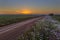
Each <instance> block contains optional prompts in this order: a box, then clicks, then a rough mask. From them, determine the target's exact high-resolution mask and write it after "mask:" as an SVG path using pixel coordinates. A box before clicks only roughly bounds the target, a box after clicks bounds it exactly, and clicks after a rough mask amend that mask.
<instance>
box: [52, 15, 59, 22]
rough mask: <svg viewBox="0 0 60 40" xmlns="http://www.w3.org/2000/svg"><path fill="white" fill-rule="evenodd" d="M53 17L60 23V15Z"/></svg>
mask: <svg viewBox="0 0 60 40" xmlns="http://www.w3.org/2000/svg"><path fill="white" fill-rule="evenodd" d="M52 17H53V18H54V19H56V20H58V21H60V15H54V16H52Z"/></svg>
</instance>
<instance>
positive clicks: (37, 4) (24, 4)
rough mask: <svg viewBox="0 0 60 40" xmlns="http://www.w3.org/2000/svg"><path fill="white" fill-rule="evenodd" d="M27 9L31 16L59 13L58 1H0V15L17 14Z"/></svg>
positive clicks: (59, 0)
mask: <svg viewBox="0 0 60 40" xmlns="http://www.w3.org/2000/svg"><path fill="white" fill-rule="evenodd" d="M24 9H27V10H29V11H31V13H32V14H47V13H57V14H58V13H60V0H0V14H4V13H7V14H9V13H10V14H12V13H14V14H15V13H17V11H19V13H20V12H21V11H22V10H24Z"/></svg>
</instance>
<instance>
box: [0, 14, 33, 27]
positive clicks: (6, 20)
mask: <svg viewBox="0 0 60 40" xmlns="http://www.w3.org/2000/svg"><path fill="white" fill-rule="evenodd" d="M31 18H34V16H24V15H22V16H21V15H0V27H2V26H5V25H8V24H12V23H16V22H20V21H23V20H27V19H31Z"/></svg>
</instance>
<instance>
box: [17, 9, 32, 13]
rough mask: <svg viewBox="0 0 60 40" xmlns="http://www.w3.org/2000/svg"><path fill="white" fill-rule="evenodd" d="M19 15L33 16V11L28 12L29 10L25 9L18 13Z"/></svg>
mask: <svg viewBox="0 0 60 40" xmlns="http://www.w3.org/2000/svg"><path fill="white" fill-rule="evenodd" d="M17 12H18V13H21V14H31V13H32V12H31V10H28V9H23V10H21V11H17Z"/></svg>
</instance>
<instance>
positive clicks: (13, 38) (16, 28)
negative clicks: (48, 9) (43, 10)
mask: <svg viewBox="0 0 60 40" xmlns="http://www.w3.org/2000/svg"><path fill="white" fill-rule="evenodd" d="M38 19H41V17H39V18H34V19H30V20H26V21H23V22H19V23H15V24H11V25H8V26H4V27H3V28H0V40H17V39H18V36H20V35H21V34H22V33H24V32H26V31H27V30H29V29H30V28H31V26H32V25H33V24H34V23H35V21H37V20H38Z"/></svg>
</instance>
